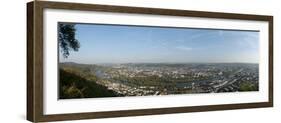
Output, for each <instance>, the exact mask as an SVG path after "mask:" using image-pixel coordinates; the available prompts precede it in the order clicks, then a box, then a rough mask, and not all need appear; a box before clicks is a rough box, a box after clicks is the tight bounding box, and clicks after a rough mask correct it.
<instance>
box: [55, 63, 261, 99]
mask: <svg viewBox="0 0 281 123" xmlns="http://www.w3.org/2000/svg"><path fill="white" fill-rule="evenodd" d="M60 64H61V65H60V66H61V69H64V70H69V69H76V71H82V72H80V74H81V73H83V72H84V73H83V74H85V73H87V74H88V77H89V75H90V76H94V77H96V78H97V79H96V80H95V81H96V83H97V84H99V85H102V86H104V87H106V88H107V89H108V90H111V91H114V92H115V93H116V94H117V96H148V95H169V94H192V93H221V92H243V91H258V90H259V83H258V81H259V69H258V68H259V66H258V64H251V63H126V64H98V65H97V64H93V65H86V64H77V63H60Z"/></svg>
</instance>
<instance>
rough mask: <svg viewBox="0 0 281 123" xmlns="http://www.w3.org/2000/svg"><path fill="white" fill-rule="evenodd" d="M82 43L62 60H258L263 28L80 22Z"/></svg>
mask: <svg viewBox="0 0 281 123" xmlns="http://www.w3.org/2000/svg"><path fill="white" fill-rule="evenodd" d="M76 29H77V31H76V38H77V39H78V40H79V42H80V45H81V47H80V48H79V51H78V52H75V51H71V52H70V56H69V57H68V58H63V57H62V55H61V52H60V59H59V60H60V62H77V63H86V64H94V63H197V62H200V63H233V62H235V63H237V62H239V63H258V61H259V32H257V31H233V30H232V31H231V30H211V29H191V28H164V27H162V28H160V27H142V26H120V25H95V24H77V25H76Z"/></svg>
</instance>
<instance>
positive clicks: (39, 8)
mask: <svg viewBox="0 0 281 123" xmlns="http://www.w3.org/2000/svg"><path fill="white" fill-rule="evenodd" d="M47 10H61V11H62V12H65V11H69V13H72V12H74V11H77V13H78V15H79V14H83V13H91V12H102V14H104V15H107V14H106V13H115V14H117V15H114V16H117V17H118V16H121V15H120V14H123V15H124V16H137V17H142V16H149V17H150V16H152V17H153V16H157V17H158V16H165V17H167V18H178V20H181V19H183V18H195V20H196V19H198V18H203V19H206V20H207V21H208V20H210V19H218V20H221V21H219V22H222V21H226V20H228V21H237V20H239V21H247V22H248V21H249V23H253V22H262V23H266V26H265V27H266V28H265V31H263V32H265V33H264V35H267V36H266V37H267V38H266V41H264V42H266V43H268V44H267V47H266V48H267V49H268V50H265V51H263V50H260V53H261V52H266V53H264V54H265V56H267V57H264V58H265V59H263V60H264V61H265V62H266V63H267V64H266V65H265V66H266V67H265V68H264V70H266V71H265V72H264V73H265V76H267V77H266V80H267V81H265V82H264V83H265V85H266V86H265V87H266V88H265V90H266V92H265V94H266V95H265V97H264V98H265V99H266V101H253V102H242V103H241V102H237V103H228V104H219V103H218V104H210V105H209V104H207V105H190V106H188V105H186V106H167V107H165V104H163V105H164V106H163V107H161V108H138V109H129V108H128V109H124V110H118V109H116V110H110V109H109V110H106V111H97V112H95V111H79V112H74V111H69V112H66V113H50V114H48V113H46V110H47V109H48V106H46V105H47V104H46V103H47V102H46V96H47V95H46V90H48V88H47V87H50V86H49V85H48V84H46V83H44V82H45V81H46V79H49V78H48V77H46V76H45V75H46V74H45V73H46V72H47V71H46V66H45V65H46V64H47V63H46V61H45V60H46V59H47V58H48V57H46V49H48V46H49V45H48V44H46V41H45V40H46V39H45V38H46V35H47V34H48V31H47V30H48V29H49V27H48V29H47V30H46V28H47V27H46V26H44V24H46V23H47V21H51V20H48V19H46V18H50V17H49V16H48V15H46V11H47ZM123 15H122V16H123ZM66 16H67V15H66ZM81 16H82V15H81ZM83 16H84V17H85V15H83ZM149 17H148V18H149ZM66 18H67V17H66ZM77 18H78V17H77ZM89 18H90V17H89ZM89 18H86V19H89ZM80 19H81V18H80ZM144 20H145V19H144ZM62 21H64V20H62ZM101 21H103V20H101ZM56 22H58V21H56ZM70 22H73V20H72V21H71V19H70ZM147 22H149V21H146V23H147ZM86 23H87V22H86ZM92 23H95V22H94V21H93V22H92ZM154 24H156V23H154ZM164 25H165V24H164ZM242 25H243V24H242ZM257 25H259V24H257ZM168 26H169V25H168ZM195 26H196V25H195ZM197 26H198V25H197ZM55 28H57V27H55ZM49 47H50V46H49ZM52 48H55V49H56V47H52ZM47 51H50V50H47ZM58 52H59V51H58ZM47 55H48V54H47ZM56 55H57V54H56ZM56 58H57V56H56ZM51 60H53V62H50V63H48V65H49V64H53V63H56V62H58V61H57V60H54V59H51ZM44 66H45V67H44ZM54 69H57V68H54ZM262 70H263V69H262ZM54 79H55V80H58V78H52V80H54ZM52 89H53V90H56V88H52ZM261 89H262V88H261ZM57 91H58V89H57ZM163 97H164V96H163ZM149 98H155V97H149ZM168 98H171V97H168ZM174 98H177V97H174ZM55 100H56V101H59V100H58V99H55ZM116 100H121V98H118V99H116ZM130 100H131V101H132V102H134V98H130ZM82 101H83V100H82ZM105 101H106V100H105ZM61 103H64V102H61ZM50 105H53V104H50ZM140 105H141V104H140ZM261 107H273V16H268V15H250V14H234V13H219V12H203V11H188V10H172V9H160V8H141V7H127V6H111V5H96V4H82V3H64V2H47V1H33V2H29V3H27V120H29V121H32V122H49V121H62V120H81V119H94V118H109V117H124V116H141V115H156V114H171V113H186V112H203V111H215V110H232V109H246V108H261ZM62 110H63V109H62ZM93 110H94V109H93ZM62 112H63V111H62Z"/></svg>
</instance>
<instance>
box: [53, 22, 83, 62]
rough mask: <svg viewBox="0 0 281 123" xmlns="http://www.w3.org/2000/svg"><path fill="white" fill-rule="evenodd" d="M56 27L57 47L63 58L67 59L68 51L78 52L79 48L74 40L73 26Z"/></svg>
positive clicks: (77, 42) (61, 24)
mask: <svg viewBox="0 0 281 123" xmlns="http://www.w3.org/2000/svg"><path fill="white" fill-rule="evenodd" d="M58 26H59V29H58V33H59V34H58V38H59V39H58V40H59V46H60V48H61V52H62V53H63V56H64V57H65V58H67V57H68V56H69V51H70V50H74V51H78V49H79V48H80V44H79V41H78V40H77V39H76V38H75V33H76V29H75V24H67V23H59V25H58Z"/></svg>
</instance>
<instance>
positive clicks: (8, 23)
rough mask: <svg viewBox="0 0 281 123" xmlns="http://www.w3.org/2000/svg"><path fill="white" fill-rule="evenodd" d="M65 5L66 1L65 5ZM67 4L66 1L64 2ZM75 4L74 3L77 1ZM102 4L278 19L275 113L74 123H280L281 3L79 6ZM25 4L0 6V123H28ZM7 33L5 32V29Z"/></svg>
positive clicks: (241, 0)
mask: <svg viewBox="0 0 281 123" xmlns="http://www.w3.org/2000/svg"><path fill="white" fill-rule="evenodd" d="M60 1H63V0H60ZM64 1H66V0H64ZM73 1H74V0H73ZM80 1H94V2H95V3H97V4H112V5H129V6H143V7H159V8H171V9H186V10H200V11H217V12H231V13H245V14H266V15H274V34H275V35H274V47H275V48H274V63H275V64H274V76H275V77H274V86H275V88H274V94H275V96H274V98H275V99H274V103H275V105H274V108H260V109H244V110H231V111H212V112H200V113H182V114H172V115H154V116H139V117H125V118H108V119H96V120H82V121H81V120H80V121H67V122H69V123H72V122H73V123H78V122H79V123H80V122H83V123H91V122H95V123H110V122H115V123H118V122H120V123H132V122H134V123H145V122H167V123H170V122H174V123H175V122H189V123H194V122H196V123H197V122H217V123H224V122H228V123H238V122H255V123H257V122H269V120H272V121H275V122H276V121H280V120H281V118H280V114H281V103H280V102H281V84H280V82H281V76H280V75H279V76H278V74H279V73H280V72H281V66H280V65H281V55H278V53H281V48H278V47H277V46H281V42H280V40H281V36H280V35H278V34H280V33H281V10H280V9H278V7H279V8H280V5H281V4H280V3H278V0H247V1H246V0H169V1H168V0H166V1H165V0H154V1H152V0H100V1H99V0H80ZM26 2H28V1H24V0H5V1H2V2H1V4H0V9H1V11H0V15H1V19H0V22H1V23H0V27H1V28H0V31H1V33H0V35H1V38H0V42H1V43H0V56H1V57H0V58H1V60H0V72H1V73H0V97H1V101H0V122H1V123H2V122H3V123H5V122H8V123H24V122H28V121H26V120H25V115H26V114H25V110H26V92H25V90H26V36H25V35H26V5H25V3H26ZM3 27H4V28H3Z"/></svg>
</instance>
